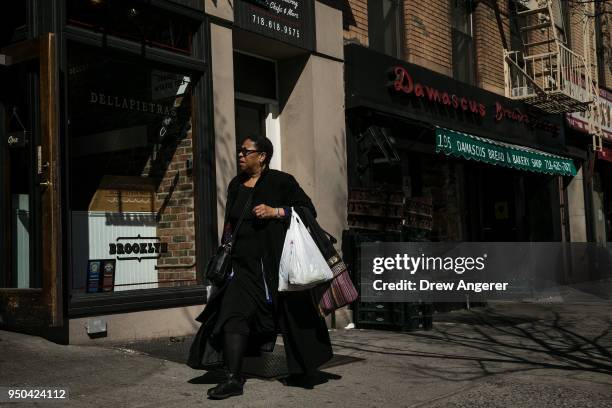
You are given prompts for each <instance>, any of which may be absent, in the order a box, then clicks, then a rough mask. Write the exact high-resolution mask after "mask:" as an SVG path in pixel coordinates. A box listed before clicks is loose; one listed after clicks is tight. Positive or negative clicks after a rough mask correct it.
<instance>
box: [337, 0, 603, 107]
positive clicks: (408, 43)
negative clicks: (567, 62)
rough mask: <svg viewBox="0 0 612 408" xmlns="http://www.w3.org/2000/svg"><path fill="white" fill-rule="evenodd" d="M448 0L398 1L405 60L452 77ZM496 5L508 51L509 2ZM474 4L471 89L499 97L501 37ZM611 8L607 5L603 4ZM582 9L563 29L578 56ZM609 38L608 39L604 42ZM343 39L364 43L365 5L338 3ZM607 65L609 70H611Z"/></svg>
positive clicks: (490, 16) (540, 34)
mask: <svg viewBox="0 0 612 408" xmlns="http://www.w3.org/2000/svg"><path fill="white" fill-rule="evenodd" d="M450 1H451V0H430V1H428V2H427V3H426V6H424V4H423V3H422V2H417V1H414V0H405V1H404V22H405V36H404V38H405V44H404V49H405V59H406V60H407V61H408V62H411V63H414V64H417V65H420V66H423V67H425V68H428V69H431V70H433V71H436V72H439V73H442V74H445V75H448V76H452V72H453V70H452V38H451V22H450ZM494 1H497V5H498V8H499V10H500V13H501V16H502V24H503V30H504V33H505V36H506V41H507V42H508V45H509V46H510V43H511V36H510V21H509V13H510V10H509V1H510V0H494ZM487 3H488V2H480V3H479V4H478V5H477V6H476V10H475V12H474V14H473V33H474V45H475V51H476V77H477V86H479V87H481V88H484V89H487V90H489V91H492V92H496V93H499V94H501V95H503V94H504V92H505V90H504V62H503V52H502V49H503V47H502V37H501V34H500V32H499V27H498V25H497V21H496V18H495V13H494V11H493V8H492V7H491V6H490V5H489V4H487ZM607 6H608V7H609V8H612V5H607ZM583 14H584V13H583V9H582V6H576V7H574V8H573V9H571V10H570V11H569V19H568V20H569V21H570V28H569V29H568V31H569V35H570V39H571V46H572V49H574V50H575V51H576V52H578V53H582V52H583V40H582V17H583ZM536 19H537V17H536V16H532V17H530V21H529V22H528V24H536V23H537V22H536ZM605 23H606V24H607V29H608V32H610V30H612V28H611V26H612V16H608V17H607V20H606V21H605ZM545 34H546V32H545V31H540V30H536V31H533V32H532V33H531V34H530V38H529V41H531V42H535V41H539V40H543V39H544V35H545ZM610 37H612V35H609V36H608V38H610ZM344 38H345V41H356V42H359V43H360V44H363V45H366V46H367V44H368V23H367V0H344ZM608 44H610V45H609V47H610V48H609V54H608V58H609V60H610V61H612V40H608ZM547 50H548V45H543V46H539V47H535V48H534V49H533V50H532V51H534V52H545V51H547ZM611 66H612V65H611ZM607 71H608V74H607V78H608V80H609V81H610V82H608V84H609V85H608V86H610V85H612V68H610V69H608V70H607Z"/></svg>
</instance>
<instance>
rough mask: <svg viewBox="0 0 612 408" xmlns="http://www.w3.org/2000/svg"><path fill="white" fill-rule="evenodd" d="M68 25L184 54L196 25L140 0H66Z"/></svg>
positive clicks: (189, 46)
mask: <svg viewBox="0 0 612 408" xmlns="http://www.w3.org/2000/svg"><path fill="white" fill-rule="evenodd" d="M68 24H70V25H73V26H76V27H81V28H86V29H89V30H95V31H97V32H102V33H105V34H110V35H114V36H117V37H121V38H125V39H128V40H131V41H136V42H144V43H145V44H147V45H150V46H153V47H158V48H163V49H167V50H170V51H174V52H181V53H183V54H187V55H189V54H191V48H192V39H193V34H194V33H195V32H196V30H197V27H198V23H197V22H196V21H193V20H191V19H189V18H187V17H184V16H181V15H178V14H173V13H169V12H167V11H163V12H161V11H159V10H156V9H154V8H153V7H152V6H151V5H149V2H148V1H142V0H88V1H81V0H69V1H68Z"/></svg>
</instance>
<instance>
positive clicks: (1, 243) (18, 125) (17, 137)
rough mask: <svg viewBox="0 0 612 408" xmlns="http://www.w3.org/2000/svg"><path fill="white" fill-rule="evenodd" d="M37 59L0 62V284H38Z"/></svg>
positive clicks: (19, 286) (27, 285) (30, 285)
mask: <svg viewBox="0 0 612 408" xmlns="http://www.w3.org/2000/svg"><path fill="white" fill-rule="evenodd" d="M37 70H38V66H37V61H33V62H25V63H22V64H19V65H14V66H8V67H6V66H3V67H0V89H2V93H0V225H3V226H5V227H4V228H2V232H1V233H0V234H1V238H0V258H1V259H2V261H0V262H1V263H2V264H1V265H0V287H5V288H33V287H34V288H35V287H40V275H39V274H37V273H35V272H34V271H36V270H38V268H36V265H35V260H36V257H35V256H34V254H35V253H36V246H35V245H34V244H35V242H36V240H35V239H34V237H35V235H36V231H35V228H34V226H35V225H36V223H35V217H36V214H37V213H38V212H37V211H35V208H36V207H37V206H38V200H37V197H36V196H35V194H34V189H33V185H34V177H35V174H34V160H33V157H35V156H34V155H35V153H36V140H33V137H34V136H35V135H36V132H35V131H34V126H35V120H34V119H35V117H36V110H35V109H34V108H33V106H34V104H33V101H34V98H35V96H34V95H35V91H34V89H35V86H36V85H37V72H36V71H37Z"/></svg>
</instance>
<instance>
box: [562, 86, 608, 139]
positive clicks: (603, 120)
mask: <svg viewBox="0 0 612 408" xmlns="http://www.w3.org/2000/svg"><path fill="white" fill-rule="evenodd" d="M565 117H566V120H567V124H568V125H569V126H570V127H571V128H573V129H576V130H578V131H580V132H584V133H588V132H589V123H590V122H591V121H593V120H596V121H597V124H598V125H599V127H601V130H602V131H603V134H604V137H605V138H606V139H608V140H612V92H609V91H606V90H605V89H600V90H599V111H598V117H597V118H595V119H592V118H591V114H590V112H588V111H585V112H575V113H568V114H567V115H565Z"/></svg>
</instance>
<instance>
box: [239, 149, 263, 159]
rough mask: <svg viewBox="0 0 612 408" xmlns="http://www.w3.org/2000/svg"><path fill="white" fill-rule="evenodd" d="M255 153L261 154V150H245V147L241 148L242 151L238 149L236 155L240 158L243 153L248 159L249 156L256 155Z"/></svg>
mask: <svg viewBox="0 0 612 408" xmlns="http://www.w3.org/2000/svg"><path fill="white" fill-rule="evenodd" d="M255 152H261V150H251V149H245V148H244V147H241V148H240V149H236V153H237V154H238V155H239V156H240V153H242V155H243V156H244V157H247V156H248V155H249V154H251V153H255Z"/></svg>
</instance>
